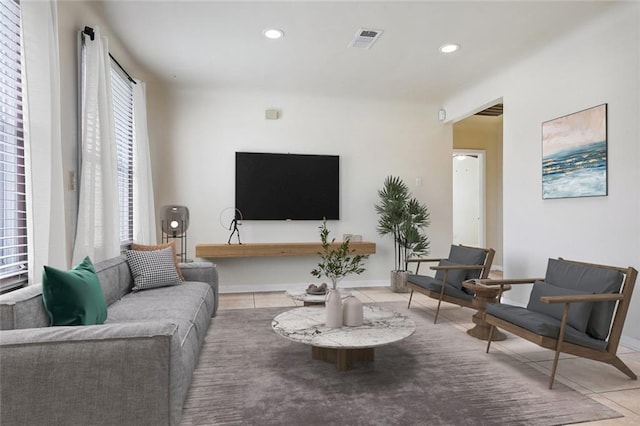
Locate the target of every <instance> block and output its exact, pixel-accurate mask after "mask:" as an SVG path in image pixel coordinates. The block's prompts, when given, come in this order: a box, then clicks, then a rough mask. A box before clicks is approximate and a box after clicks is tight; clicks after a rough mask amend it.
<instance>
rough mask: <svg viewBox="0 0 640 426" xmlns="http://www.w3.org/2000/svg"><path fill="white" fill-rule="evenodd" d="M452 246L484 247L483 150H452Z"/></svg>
mask: <svg viewBox="0 0 640 426" xmlns="http://www.w3.org/2000/svg"><path fill="white" fill-rule="evenodd" d="M452 161H453V167H452V170H453V243H454V244H464V245H468V246H473V247H484V246H485V239H486V238H485V233H486V221H485V151H484V150H462V149H454V150H453V154H452Z"/></svg>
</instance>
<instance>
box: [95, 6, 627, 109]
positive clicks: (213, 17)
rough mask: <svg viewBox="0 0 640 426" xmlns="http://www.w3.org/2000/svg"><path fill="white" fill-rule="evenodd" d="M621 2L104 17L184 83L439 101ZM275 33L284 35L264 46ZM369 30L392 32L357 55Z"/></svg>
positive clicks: (114, 10) (128, 12)
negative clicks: (447, 49)
mask: <svg viewBox="0 0 640 426" xmlns="http://www.w3.org/2000/svg"><path fill="white" fill-rule="evenodd" d="M616 3H620V2H613V1H600V2H597V1H587V2H578V1H547V2H542V1H533V2H525V1H509V2H496V1H466V2H460V1H441V2H435V1H413V2H401V1H387V2H381V1H373V2H371V1H369V2H364V1H351V2H348V1H334V2H328V1H315V2H303V1H285V2H271V1H258V2H245V1H233V2H220V1H185V0H173V1H166V0H155V1H154V0H151V1H150V0H146V1H135V0H134V1H131V0H129V1H121V0H106V1H103V2H101V3H100V4H98V5H97V6H96V7H97V9H98V10H99V11H100V12H101V13H102V14H103V15H104V17H105V19H106V20H107V22H108V23H109V26H110V27H111V29H112V31H113V32H114V33H115V34H116V35H117V37H118V38H119V39H120V41H121V42H122V43H123V44H124V45H125V46H126V48H127V49H128V50H129V51H130V53H131V54H132V55H134V57H136V58H137V59H138V61H139V62H140V64H142V65H143V66H145V67H146V68H148V69H149V70H150V71H151V72H153V73H154V74H156V75H157V76H158V77H160V78H162V79H166V80H167V81H169V82H173V83H176V84H184V85H195V86H198V87H201V86H210V87H225V88H241V89H251V90H266V91H285V92H296V93H311V94H326V95H330V96H341V95H346V96H370V97H384V98H399V99H410V100H428V101H439V100H442V99H443V98H445V97H447V96H450V95H451V94H453V93H455V92H456V91H457V90H460V89H461V88H463V87H465V86H468V85H471V84H474V83H476V82H478V81H480V80H482V79H483V78H486V77H488V76H489V75H491V74H492V73H495V72H497V71H499V70H500V69H502V68H503V67H505V66H508V65H509V64H511V63H513V62H515V61H517V60H518V59H520V58H521V57H523V56H526V55H528V54H530V53H531V52H532V51H535V50H536V49H539V48H541V47H542V46H544V45H545V44H547V43H549V42H550V41H551V40H553V39H554V38H557V37H558V36H559V35H560V34H562V33H564V32H566V31H571V30H572V29H575V28H577V27H578V26H580V25H583V24H585V23H586V22H588V21H589V20H592V19H595V18H596V17H597V16H598V15H600V14H602V13H605V12H606V11H607V9H608V8H611V7H613V6H615V4H616ZM87 25H90V23H87ZM267 27H276V28H280V29H282V30H284V32H285V37H284V38H283V39H281V40H268V39H265V38H263V37H262V31H263V29H265V28H267ZM362 27H364V28H374V29H380V30H384V33H383V34H382V36H381V37H380V38H379V39H378V41H377V43H376V44H375V45H374V47H373V48H372V49H370V50H359V49H353V48H349V47H347V45H348V44H349V42H350V41H351V40H352V39H353V37H354V36H355V34H356V32H357V30H358V29H359V28H362ZM447 42H453V43H458V44H460V45H461V46H462V49H461V50H460V51H458V52H456V53H454V54H452V55H449V56H444V55H442V54H441V53H439V51H438V47H439V46H440V45H442V44H444V43H447Z"/></svg>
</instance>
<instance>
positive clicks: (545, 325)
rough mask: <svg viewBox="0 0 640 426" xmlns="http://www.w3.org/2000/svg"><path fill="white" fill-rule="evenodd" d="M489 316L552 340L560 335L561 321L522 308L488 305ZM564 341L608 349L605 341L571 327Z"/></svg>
mask: <svg viewBox="0 0 640 426" xmlns="http://www.w3.org/2000/svg"><path fill="white" fill-rule="evenodd" d="M487 315H492V316H494V317H496V318H500V319H502V320H505V321H507V322H510V323H512V324H515V325H517V326H520V327H522V328H525V329H527V330H529V331H531V332H533V333H535V334H538V335H541V336H546V337H550V338H552V339H557V338H558V336H559V334H560V321H558V320H557V319H555V318H553V317H550V316H549V315H545V314H541V313H539V312H534V311H530V310H528V309H526V308H522V307H520V306H513V305H507V304H504V303H489V304H487ZM563 340H564V341H566V342H570V343H573V344H576V345H580V346H586V347H588V348H591V349H596V350H599V351H605V350H606V349H607V342H606V341H605V340H600V339H594V338H592V337H591V336H589V335H587V334H586V333H581V332H580V331H578V330H576V329H575V328H573V327H571V326H570V325H567V327H565V332H564V339H563Z"/></svg>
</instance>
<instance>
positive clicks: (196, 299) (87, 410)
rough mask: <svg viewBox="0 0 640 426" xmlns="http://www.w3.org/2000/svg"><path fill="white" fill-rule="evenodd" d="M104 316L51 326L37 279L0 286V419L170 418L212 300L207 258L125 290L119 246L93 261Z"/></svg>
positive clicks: (161, 421)
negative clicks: (165, 280)
mask: <svg viewBox="0 0 640 426" xmlns="http://www.w3.org/2000/svg"><path fill="white" fill-rule="evenodd" d="M95 269H96V272H97V274H98V277H99V279H100V284H101V286H102V290H103V292H104V295H105V299H106V302H107V305H108V317H107V320H106V322H105V323H104V324H101V325H91V326H74V327H50V326H49V324H50V319H49V317H48V315H47V312H46V310H45V308H44V305H43V302H42V287H41V286H40V285H33V286H28V287H25V288H23V289H20V290H17V291H14V292H11V293H7V294H4V295H0V330H1V331H0V423H2V424H7V425H37V424H38V425H119V426H122V425H136V426H138V425H154V426H155V425H176V424H178V423H179V422H180V418H181V415H182V405H183V403H184V400H185V398H186V395H187V391H188V389H189V386H190V384H191V377H192V373H193V370H194V369H195V366H196V363H197V361H198V355H199V353H200V349H201V347H202V344H203V341H204V337H205V335H206V333H207V329H208V327H209V324H210V322H211V318H212V317H213V316H215V314H216V310H217V306H218V275H217V272H216V269H215V266H214V265H213V264H211V263H205V262H202V263H182V264H180V269H181V271H182V274H183V275H184V277H185V281H184V282H183V283H181V284H180V285H177V286H171V287H161V288H154V289H149V290H144V291H138V292H132V291H131V288H132V286H133V282H132V277H131V272H130V270H129V266H128V264H127V261H126V257H125V256H121V257H117V258H113V259H110V260H106V261H104V262H100V263H97V264H96V265H95Z"/></svg>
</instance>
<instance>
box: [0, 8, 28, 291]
mask: <svg viewBox="0 0 640 426" xmlns="http://www.w3.org/2000/svg"><path fill="white" fill-rule="evenodd" d="M0 18H1V23H0V37H1V39H0V187H1V189H0V291H5V290H8V289H10V288H12V287H15V286H18V285H21V284H23V283H24V282H26V280H27V249H28V247H27V206H26V187H25V158H24V121H23V106H22V60H21V39H20V5H19V3H18V2H17V1H16V0H8V1H2V2H1V3H0Z"/></svg>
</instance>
